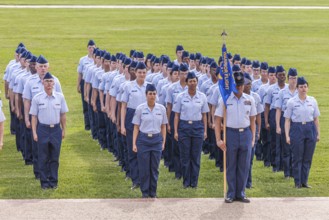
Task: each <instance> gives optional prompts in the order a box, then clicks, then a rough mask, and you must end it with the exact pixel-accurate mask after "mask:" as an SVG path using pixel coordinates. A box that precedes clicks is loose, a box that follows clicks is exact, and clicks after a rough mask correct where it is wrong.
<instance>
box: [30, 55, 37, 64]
mask: <svg viewBox="0 0 329 220" xmlns="http://www.w3.org/2000/svg"><path fill="white" fill-rule="evenodd" d="M37 59H38V58H37V57H36V56H34V55H32V58H31V59H30V63H35V62H37Z"/></svg>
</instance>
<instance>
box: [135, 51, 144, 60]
mask: <svg viewBox="0 0 329 220" xmlns="http://www.w3.org/2000/svg"><path fill="white" fill-rule="evenodd" d="M136 57H137V58H138V59H142V58H144V54H142V52H137V54H136Z"/></svg>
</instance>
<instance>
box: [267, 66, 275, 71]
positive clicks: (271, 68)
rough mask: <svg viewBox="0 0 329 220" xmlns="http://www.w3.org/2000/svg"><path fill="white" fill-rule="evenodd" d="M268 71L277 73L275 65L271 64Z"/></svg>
mask: <svg viewBox="0 0 329 220" xmlns="http://www.w3.org/2000/svg"><path fill="white" fill-rule="evenodd" d="M268 73H276V69H275V67H274V66H270V67H269V68H268Z"/></svg>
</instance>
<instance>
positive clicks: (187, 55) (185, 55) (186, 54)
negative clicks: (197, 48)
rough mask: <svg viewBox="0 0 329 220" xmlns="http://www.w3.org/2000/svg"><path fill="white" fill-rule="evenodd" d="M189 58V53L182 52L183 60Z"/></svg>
mask: <svg viewBox="0 0 329 220" xmlns="http://www.w3.org/2000/svg"><path fill="white" fill-rule="evenodd" d="M189 56H190V53H189V52H188V51H186V50H184V51H183V54H182V59H184V58H185V57H189Z"/></svg>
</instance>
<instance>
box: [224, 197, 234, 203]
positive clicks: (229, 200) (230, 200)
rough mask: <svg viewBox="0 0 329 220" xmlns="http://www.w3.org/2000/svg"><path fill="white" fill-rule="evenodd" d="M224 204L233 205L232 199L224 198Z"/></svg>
mask: <svg viewBox="0 0 329 220" xmlns="http://www.w3.org/2000/svg"><path fill="white" fill-rule="evenodd" d="M224 201H225V203H233V199H232V198H225V200H224Z"/></svg>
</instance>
